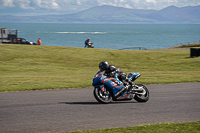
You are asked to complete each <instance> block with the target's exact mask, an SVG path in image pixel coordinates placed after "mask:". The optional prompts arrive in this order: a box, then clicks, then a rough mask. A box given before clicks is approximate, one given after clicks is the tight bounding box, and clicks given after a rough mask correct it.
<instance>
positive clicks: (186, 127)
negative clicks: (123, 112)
mask: <svg viewBox="0 0 200 133" xmlns="http://www.w3.org/2000/svg"><path fill="white" fill-rule="evenodd" d="M70 133H200V121H197V122H184V123H160V124H148V125H139V126H134V127H126V128H110V129H100V130H84V131H75V132H70Z"/></svg>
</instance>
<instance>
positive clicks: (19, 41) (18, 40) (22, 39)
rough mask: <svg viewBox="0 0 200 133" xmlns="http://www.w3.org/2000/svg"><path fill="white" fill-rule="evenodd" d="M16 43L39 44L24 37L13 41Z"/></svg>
mask: <svg viewBox="0 0 200 133" xmlns="http://www.w3.org/2000/svg"><path fill="white" fill-rule="evenodd" d="M13 43H14V44H29V45H37V43H33V42H29V41H28V40H26V39H24V38H17V39H16V40H14V41H13Z"/></svg>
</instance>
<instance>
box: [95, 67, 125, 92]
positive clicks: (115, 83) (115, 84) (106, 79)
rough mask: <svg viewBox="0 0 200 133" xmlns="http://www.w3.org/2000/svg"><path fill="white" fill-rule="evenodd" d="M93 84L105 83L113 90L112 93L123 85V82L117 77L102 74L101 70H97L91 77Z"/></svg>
mask: <svg viewBox="0 0 200 133" xmlns="http://www.w3.org/2000/svg"><path fill="white" fill-rule="evenodd" d="M92 85H93V86H100V85H106V86H108V87H109V88H111V89H112V90H113V94H115V93H118V91H119V90H120V89H122V88H123V87H124V85H123V83H122V82H121V81H120V80H118V79H117V78H113V77H110V76H104V75H103V72H100V71H99V72H97V74H96V75H95V76H94V78H93V83H92Z"/></svg>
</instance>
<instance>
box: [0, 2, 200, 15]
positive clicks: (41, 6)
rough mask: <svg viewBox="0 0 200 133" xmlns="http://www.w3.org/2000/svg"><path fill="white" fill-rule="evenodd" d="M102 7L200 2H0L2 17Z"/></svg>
mask: <svg viewBox="0 0 200 133" xmlns="http://www.w3.org/2000/svg"><path fill="white" fill-rule="evenodd" d="M102 5H110V6H116V7H124V8H129V9H154V10H161V9H163V8H165V7H168V6H171V5H174V6H177V7H185V6H198V5H200V0H0V15H21V16H25V15H46V14H71V13H76V12H80V11H83V10H86V9H89V8H92V7H95V6H102Z"/></svg>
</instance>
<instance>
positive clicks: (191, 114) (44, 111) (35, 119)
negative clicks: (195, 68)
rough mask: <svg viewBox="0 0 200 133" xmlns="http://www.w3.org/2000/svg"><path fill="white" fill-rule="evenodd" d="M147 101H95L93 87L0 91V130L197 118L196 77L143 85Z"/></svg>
mask: <svg viewBox="0 0 200 133" xmlns="http://www.w3.org/2000/svg"><path fill="white" fill-rule="evenodd" d="M146 87H147V88H148V89H149V91H150V100H149V101H148V102H146V103H138V102H136V101H135V100H131V101H120V102H112V103H111V104H106V105H105V104H99V103H98V102H97V101H96V100H95V99H94V97H93V88H82V89H64V90H42V91H25V92H4V93H0V132H2V133H5V132H6V133H9V132H20V133H27V132H28V133H31V132H37V133H38V132H67V131H75V130H85V129H101V128H115V127H127V126H135V125H141V124H149V123H159V122H187V121H199V120H200V103H199V101H200V96H199V95H200V82H198V83H178V84H158V85H146Z"/></svg>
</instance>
